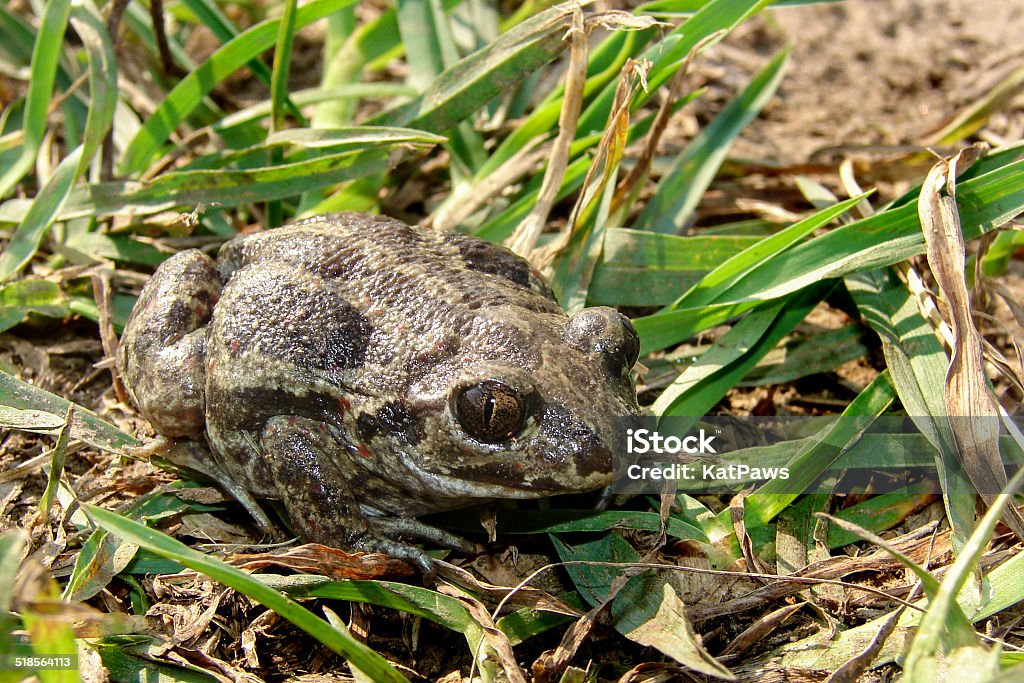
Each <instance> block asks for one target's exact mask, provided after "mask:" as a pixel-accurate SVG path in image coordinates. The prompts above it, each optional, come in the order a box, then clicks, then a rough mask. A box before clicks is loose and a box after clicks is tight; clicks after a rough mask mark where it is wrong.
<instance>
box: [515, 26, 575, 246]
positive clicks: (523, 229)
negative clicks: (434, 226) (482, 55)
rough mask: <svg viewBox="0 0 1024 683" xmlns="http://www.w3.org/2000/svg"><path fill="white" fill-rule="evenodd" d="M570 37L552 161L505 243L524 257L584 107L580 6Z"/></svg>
mask: <svg viewBox="0 0 1024 683" xmlns="http://www.w3.org/2000/svg"><path fill="white" fill-rule="evenodd" d="M568 35H569V38H570V40H571V47H570V51H569V71H568V73H567V74H566V81H565V96H564V98H563V100H562V110H561V112H560V113H559V116H558V137H557V138H555V145H554V148H553V149H552V150H551V161H549V162H548V167H547V169H545V171H544V180H543V182H542V183H541V188H540V192H539V193H538V195H537V204H536V205H535V206H534V207H533V211H531V212H530V215H529V216H527V217H526V220H524V221H523V222H522V223H520V224H519V227H517V228H516V231H515V233H514V234H513V235H512V237H510V238H509V239H508V241H507V242H506V245H507V246H508V247H509V248H510V249H511V250H512V251H514V252H515V253H517V254H519V255H520V256H523V257H526V256H528V255H529V254H530V252H531V251H533V248H534V246H535V245H536V244H537V239H538V238H539V237H540V233H541V231H542V230H543V229H544V226H545V225H546V224H547V221H548V215H549V214H550V213H551V207H553V206H554V205H555V200H556V199H557V198H558V190H559V189H560V188H561V187H562V179H563V178H564V177H565V169H566V168H567V167H568V165H569V149H570V146H571V145H572V141H573V140H574V139H575V138H576V124H577V122H578V120H579V117H580V111H582V109H583V86H584V85H586V82H587V53H588V45H587V32H586V30H585V28H584V26H583V10H581V9H580V7H579V6H577V7H576V8H575V9H574V10H573V14H572V27H571V28H570V29H569V32H568Z"/></svg>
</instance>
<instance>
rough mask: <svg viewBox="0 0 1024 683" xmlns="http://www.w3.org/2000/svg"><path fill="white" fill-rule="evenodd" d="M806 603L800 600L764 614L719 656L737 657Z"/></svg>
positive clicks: (724, 658)
mask: <svg viewBox="0 0 1024 683" xmlns="http://www.w3.org/2000/svg"><path fill="white" fill-rule="evenodd" d="M806 604H807V603H806V602H798V603H796V604H795V605H786V606H784V607H780V608H779V609H777V610H775V611H773V612H769V613H768V614H766V615H764V616H763V617H761V618H760V619H758V620H757V621H755V622H754V623H753V624H751V625H750V626H748V627H747V628H746V629H745V630H744V631H743V632H742V633H740V634H739V635H738V636H736V637H735V638H733V639H732V642H730V643H729V644H728V645H727V646H726V648H725V649H724V650H722V653H721V654H720V655H719V657H720V658H721V659H723V660H725V661H728V660H730V659H735V658H737V657H738V656H740V655H741V654H743V653H744V652H746V651H747V650H749V649H750V648H751V647H753V646H754V645H756V644H757V643H759V642H761V641H762V640H764V639H765V638H767V637H768V636H769V635H771V634H772V633H773V632H774V631H776V630H777V629H778V628H779V627H781V626H782V625H783V624H785V623H786V622H787V621H789V618H790V617H791V616H793V615H794V614H796V613H797V612H799V611H800V610H802V609H803V608H804V605H806Z"/></svg>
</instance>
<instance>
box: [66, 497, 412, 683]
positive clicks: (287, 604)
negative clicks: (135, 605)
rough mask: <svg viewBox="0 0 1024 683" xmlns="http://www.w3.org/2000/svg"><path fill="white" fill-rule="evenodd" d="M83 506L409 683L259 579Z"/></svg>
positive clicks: (115, 528)
mask: <svg viewBox="0 0 1024 683" xmlns="http://www.w3.org/2000/svg"><path fill="white" fill-rule="evenodd" d="M84 508H85V510H86V512H87V513H88V515H89V516H90V517H91V518H92V519H93V520H94V521H95V522H96V523H97V524H98V525H99V526H101V527H103V528H104V529H106V530H107V531H109V532H110V533H112V534H116V535H117V536H120V537H121V538H123V539H125V540H127V541H130V542H132V543H134V544H136V545H138V546H140V547H142V548H146V549H147V550H150V551H152V552H155V553H157V554H159V555H162V556H163V557H167V558H170V559H173V560H176V561H178V562H180V563H181V564H183V565H185V566H186V567H188V568H189V569H193V570H195V571H197V572H201V573H203V574H204V575H206V576H209V577H210V578H211V579H214V580H215V581H219V582H220V583H222V584H224V585H225V586H228V587H229V588H234V589H235V590H236V591H238V592H239V593H242V594H243V595H245V596H247V597H249V598H251V599H253V600H255V601H257V602H259V603H260V604H261V605H263V606H265V607H267V608H268V609H271V610H273V611H274V612H275V613H277V614H278V615H280V616H282V617H284V618H285V619H287V620H288V621H290V622H292V623H293V624H295V625H296V626H298V627H299V628H301V629H302V630H303V631H305V632H306V633H308V634H309V635H311V636H313V637H314V638H316V639H317V640H318V641H319V642H321V643H323V644H324V645H326V646H327V647H329V648H330V649H331V650H333V651H334V652H336V653H338V654H339V655H341V656H342V657H344V658H345V659H347V660H349V661H350V662H352V664H353V665H354V666H356V667H358V668H359V669H360V670H362V671H364V672H366V674H367V675H369V676H372V677H373V680H375V681H395V682H396V683H399V682H407V681H408V679H407V678H406V677H405V676H403V675H402V674H400V673H399V672H398V671H396V670H395V669H394V668H393V667H392V666H391V665H390V664H388V662H387V660H385V659H384V658H383V657H381V656H380V655H379V654H377V653H376V652H374V651H373V650H371V649H370V648H368V647H367V646H366V645H364V644H363V643H361V642H359V641H358V640H355V639H354V638H352V637H351V636H349V635H348V634H344V633H342V632H340V631H339V630H337V629H336V628H334V627H332V626H331V625H330V624H329V623H327V622H326V621H324V620H323V619H320V618H319V617H317V616H315V615H314V614H313V613H312V612H310V611H309V610H307V609H306V608H304V607H303V606H302V605H300V604H299V603H297V602H295V601H294V600H292V599H291V598H289V597H287V596H285V595H282V594H281V593H279V592H278V591H276V590H274V589H273V588H271V587H270V586H268V585H266V584H264V583H263V582H261V581H259V580H258V579H257V578H255V577H253V576H250V575H249V574H247V573H245V572H243V571H242V570H240V569H236V568H235V567H232V566H231V565H229V564H226V563H224V562H222V561H220V560H218V559H216V558H213V557H210V556H208V555H204V554H203V553H200V552H197V551H195V550H192V549H191V548H189V547H188V546H186V545H185V544H184V543H181V542H180V541H177V540H175V539H173V538H171V537H170V536H167V535H165V534H162V533H160V532H159V531H156V530H155V529H150V528H149V527H147V526H145V525H143V524H139V523H138V522H135V521H132V520H129V519H125V518H124V517H121V516H120V515H118V514H115V513H113V512H110V511H109V510H104V509H103V508H99V507H96V506H95V505H85V506H84Z"/></svg>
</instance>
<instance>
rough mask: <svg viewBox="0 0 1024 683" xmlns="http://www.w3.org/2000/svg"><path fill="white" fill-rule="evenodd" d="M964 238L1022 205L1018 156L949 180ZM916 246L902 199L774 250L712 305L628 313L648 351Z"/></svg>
mask: <svg viewBox="0 0 1024 683" xmlns="http://www.w3.org/2000/svg"><path fill="white" fill-rule="evenodd" d="M957 202H958V205H959V208H960V219H961V222H962V224H963V230H964V239H972V238H974V237H977V236H979V235H981V234H984V233H986V232H989V231H991V230H993V229H995V228H997V227H999V226H1001V225H1003V224H1004V223H1006V222H1007V221H1009V220H1010V219H1011V218H1013V217H1014V216H1016V215H1017V214H1019V213H1020V212H1021V211H1024V161H1014V162H1010V163H1006V164H1004V165H1003V166H1001V167H999V168H996V169H994V170H991V171H989V172H988V173H984V174H982V175H980V176H977V177H974V178H972V179H970V180H968V181H965V182H963V183H961V184H959V185H958V186H957ZM921 253H924V238H923V237H922V235H921V225H920V223H919V221H918V218H917V207H916V206H914V205H912V204H904V205H901V206H897V207H894V208H891V209H889V210H887V211H881V212H879V213H876V214H874V215H873V216H870V217H868V218H864V219H862V220H859V221H856V222H854V223H850V224H848V225H844V226H842V227H840V228H837V229H835V230H832V231H831V232H828V233H826V234H825V235H822V236H820V237H816V238H814V239H811V240H808V241H807V242H804V243H802V244H798V245H796V246H794V247H792V248H791V249H788V250H786V251H783V252H782V253H779V254H776V255H774V256H773V257H772V258H770V259H769V260H768V261H766V262H764V263H763V264H762V265H761V266H760V267H758V268H757V269H755V270H753V271H751V272H750V273H748V274H747V275H746V276H745V277H743V278H742V279H740V280H738V281H736V282H735V283H734V284H732V285H731V286H730V287H728V288H727V289H725V291H723V292H721V293H720V294H719V295H718V296H716V297H715V301H716V302H719V303H716V304H714V305H711V306H709V305H702V306H690V307H687V308H680V309H678V310H670V311H667V312H664V313H656V314H654V315H650V316H644V317H641V318H636V319H634V321H633V323H634V325H635V326H636V328H637V331H638V332H639V333H640V339H641V342H642V347H643V349H644V350H645V351H647V352H649V351H651V350H655V349H661V348H665V347H666V346H670V345H672V344H675V343H678V342H680V341H683V340H684V339H687V338H689V337H691V336H693V335H694V334H696V333H697V332H700V331H701V330H702V329H706V327H707V326H709V325H710V324H719V323H721V322H723V321H724V320H727V319H728V318H729V317H730V316H732V315H737V314H738V313H740V312H742V311H744V310H748V309H749V308H752V307H753V306H754V305H755V304H754V303H753V302H755V301H761V300H765V299H772V298H775V297H778V296H782V295H785V294H787V293H790V292H793V291H795V290H797V289H800V288H802V287H806V286H808V285H810V284H813V283H816V282H820V281H822V280H824V279H828V278H833V277H845V276H847V275H850V274H852V273H856V272H860V271H864V270H871V269H874V268H879V267H882V266H887V265H892V264H894V263H899V262H900V261H903V260H905V259H907V258H910V257H911V256H916V255H918V254H921Z"/></svg>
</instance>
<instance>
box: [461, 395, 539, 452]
mask: <svg viewBox="0 0 1024 683" xmlns="http://www.w3.org/2000/svg"><path fill="white" fill-rule="evenodd" d="M454 404H455V416H456V417H457V418H458V420H459V422H460V423H461V424H462V428H463V429H465V430H466V433H467V434H469V435H470V436H472V437H474V438H476V439H479V440H481V441H486V442H488V443H497V442H499V441H505V440H506V439H510V438H512V437H513V436H515V435H516V434H517V433H519V430H521V429H522V428H523V425H524V424H525V423H526V405H525V401H524V400H523V397H522V396H521V395H520V394H519V392H518V391H516V390H515V389H513V388H512V387H510V386H509V385H507V384H505V383H504V382H499V381H498V380H496V379H486V380H484V381H482V382H480V383H478V384H474V385H472V386H468V387H465V388H463V389H461V390H460V391H459V392H458V394H456V396H455V401H454Z"/></svg>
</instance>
